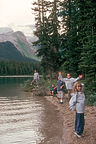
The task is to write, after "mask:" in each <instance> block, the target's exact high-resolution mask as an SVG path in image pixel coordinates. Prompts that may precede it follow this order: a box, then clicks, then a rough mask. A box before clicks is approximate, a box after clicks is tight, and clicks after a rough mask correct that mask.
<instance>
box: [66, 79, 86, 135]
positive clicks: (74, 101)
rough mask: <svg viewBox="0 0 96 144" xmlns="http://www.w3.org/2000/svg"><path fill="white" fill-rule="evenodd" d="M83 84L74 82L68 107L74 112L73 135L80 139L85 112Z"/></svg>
mask: <svg viewBox="0 0 96 144" xmlns="http://www.w3.org/2000/svg"><path fill="white" fill-rule="evenodd" d="M83 90H84V84H81V83H79V82H76V83H75V84H74V87H73V93H72V94H71V96H72V97H71V99H70V101H69V107H70V109H71V110H76V118H75V134H76V136H78V137H81V135H82V133H83V130H84V110H85V95H84V92H83Z"/></svg>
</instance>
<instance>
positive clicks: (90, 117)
mask: <svg viewBox="0 0 96 144" xmlns="http://www.w3.org/2000/svg"><path fill="white" fill-rule="evenodd" d="M45 98H46V99H47V100H48V101H50V102H51V103H52V104H54V105H55V106H57V107H58V110H59V112H60V116H61V118H62V119H63V134H62V140H63V142H60V144H96V107H95V106H86V107H85V127H84V136H83V137H81V138H77V136H75V135H74V121H75V112H74V111H71V110H69V108H68V107H69V103H68V99H67V98H66V97H64V99H63V102H64V103H63V104H59V102H58V99H57V98H56V97H52V96H45Z"/></svg>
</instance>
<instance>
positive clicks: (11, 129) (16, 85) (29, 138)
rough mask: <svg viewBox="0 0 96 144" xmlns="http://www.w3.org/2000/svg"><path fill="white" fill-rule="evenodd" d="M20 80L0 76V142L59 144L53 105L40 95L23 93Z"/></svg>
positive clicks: (58, 121) (58, 122) (59, 124)
mask: <svg viewBox="0 0 96 144" xmlns="http://www.w3.org/2000/svg"><path fill="white" fill-rule="evenodd" d="M27 79H28V78H26V80H27ZM29 79H30V78H29ZM24 81H25V78H0V144H62V142H61V141H62V139H61V138H62V120H61V119H60V115H59V111H58V109H57V107H55V106H54V105H52V104H51V103H50V102H49V101H47V100H46V99H45V98H44V97H42V96H41V97H39V96H34V95H32V93H28V92H24V91H23V89H22V86H23V83H24Z"/></svg>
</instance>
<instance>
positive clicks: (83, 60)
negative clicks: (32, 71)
mask: <svg viewBox="0 0 96 144" xmlns="http://www.w3.org/2000/svg"><path fill="white" fill-rule="evenodd" d="M38 2H40V3H39V5H37V7H38V10H39V11H38V16H37V19H38V22H37V23H36V34H37V36H38V39H39V40H38V42H39V44H40V49H39V51H38V52H39V54H40V56H42V60H41V64H42V66H43V68H44V72H46V71H47V72H50V75H51V74H52V72H53V71H55V72H56V71H58V70H59V69H62V70H63V71H64V72H70V73H72V75H78V74H80V73H82V74H83V76H84V80H85V85H86V92H87V93H89V91H92V95H95V94H94V92H96V2H95V1H94V0H87V1H86V0H82V1H80V0H63V1H59V0H53V2H52V3H51V2H49V1H46V2H49V3H48V4H49V5H48V7H50V11H49V16H46V13H47V8H46V6H45V7H44V4H45V1H44V0H39V1H38ZM42 4H43V5H42ZM45 5H46V4H45ZM44 10H45V11H44ZM36 12H37V11H36ZM59 20H60V21H59ZM60 28H61V29H60ZM62 61H63V63H62ZM61 65H62V66H61ZM88 97H89V98H88V99H87V100H88V101H89V102H90V103H93V101H94V96H93V97H92V96H91V97H92V98H91V99H92V101H91V100H90V95H88Z"/></svg>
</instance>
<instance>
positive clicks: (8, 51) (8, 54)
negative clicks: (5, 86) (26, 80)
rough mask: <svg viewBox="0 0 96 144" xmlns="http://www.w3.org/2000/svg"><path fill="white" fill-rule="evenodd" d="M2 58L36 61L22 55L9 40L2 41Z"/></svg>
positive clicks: (0, 44) (0, 57) (0, 54)
mask: <svg viewBox="0 0 96 144" xmlns="http://www.w3.org/2000/svg"><path fill="white" fill-rule="evenodd" d="M0 59H7V60H16V61H35V60H32V59H29V58H27V57H25V56H24V55H22V54H21V53H20V51H18V50H17V48H16V47H15V46H14V45H13V44H12V43H11V42H9V41H7V42H0Z"/></svg>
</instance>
